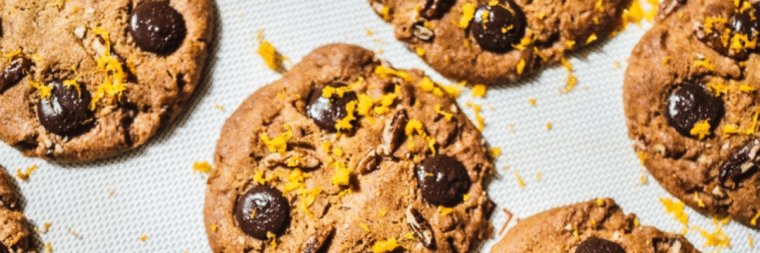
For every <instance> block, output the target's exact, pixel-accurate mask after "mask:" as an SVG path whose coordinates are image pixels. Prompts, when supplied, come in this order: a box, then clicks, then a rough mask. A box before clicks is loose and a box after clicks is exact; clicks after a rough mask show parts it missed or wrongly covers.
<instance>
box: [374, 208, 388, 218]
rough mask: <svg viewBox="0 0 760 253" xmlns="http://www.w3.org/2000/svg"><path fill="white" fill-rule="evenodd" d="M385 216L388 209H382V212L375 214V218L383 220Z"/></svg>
mask: <svg viewBox="0 0 760 253" xmlns="http://www.w3.org/2000/svg"><path fill="white" fill-rule="evenodd" d="M387 214H388V209H383V210H380V212H379V213H377V218H383V217H385V215H387Z"/></svg>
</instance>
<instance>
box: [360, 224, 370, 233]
mask: <svg viewBox="0 0 760 253" xmlns="http://www.w3.org/2000/svg"><path fill="white" fill-rule="evenodd" d="M359 226H361V227H362V228H363V229H364V231H366V232H369V226H367V224H364V222H359Z"/></svg>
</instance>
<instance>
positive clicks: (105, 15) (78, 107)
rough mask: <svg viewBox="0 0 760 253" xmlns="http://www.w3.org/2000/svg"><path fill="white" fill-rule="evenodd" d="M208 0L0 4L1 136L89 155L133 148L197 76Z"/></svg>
mask: <svg viewBox="0 0 760 253" xmlns="http://www.w3.org/2000/svg"><path fill="white" fill-rule="evenodd" d="M211 7H212V6H211V2H210V1H208V0H201V1H190V0H172V1H154V0H142V1H127V0H118V1H96V2H93V1H83V0H67V1H59V2H58V3H53V2H50V1H30V0H7V1H4V2H3V4H2V5H0V24H1V26H0V51H1V53H2V56H3V57H2V58H1V59H0V139H2V140H3V141H4V142H6V143H8V145H10V146H13V147H15V148H17V149H18V150H19V151H21V153H23V154H24V155H26V156H36V157H41V158H44V159H47V160H52V161H58V162H85V161H92V160H95V159H98V158H103V157H107V156H112V155H115V154H118V153H121V152H124V151H126V150H130V149H134V148H136V147H138V146H140V145H142V144H143V143H145V141H147V140H148V139H149V138H150V137H151V136H152V135H154V134H155V133H156V132H157V131H158V130H159V129H161V128H162V127H165V126H166V125H168V124H169V123H171V122H172V121H173V120H174V118H176V116H177V115H178V114H179V113H180V112H181V111H182V109H183V107H184V106H185V104H186V103H187V101H188V99H189V98H190V95H191V94H192V93H193V91H194V90H195V87H196V86H197V85H198V82H199V80H200V78H201V73H202V71H203V67H204V64H205V59H206V55H207V53H208V52H207V51H208V50H207V46H208V43H209V42H210V40H211V34H212V30H213V27H212V24H213V22H212V21H211V15H212V14H211Z"/></svg>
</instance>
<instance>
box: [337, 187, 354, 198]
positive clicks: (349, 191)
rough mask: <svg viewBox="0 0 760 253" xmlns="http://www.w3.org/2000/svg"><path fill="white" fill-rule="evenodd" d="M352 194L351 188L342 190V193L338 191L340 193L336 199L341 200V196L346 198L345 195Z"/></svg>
mask: <svg viewBox="0 0 760 253" xmlns="http://www.w3.org/2000/svg"><path fill="white" fill-rule="evenodd" d="M352 192H353V190H351V188H348V189H345V190H342V191H340V192H339V193H338V197H339V198H342V197H343V196H346V194H351V193H352Z"/></svg>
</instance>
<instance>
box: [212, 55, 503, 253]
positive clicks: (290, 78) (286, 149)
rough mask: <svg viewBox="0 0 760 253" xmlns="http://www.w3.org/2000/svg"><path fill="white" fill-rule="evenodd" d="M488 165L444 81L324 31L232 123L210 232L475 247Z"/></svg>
mask: <svg viewBox="0 0 760 253" xmlns="http://www.w3.org/2000/svg"><path fill="white" fill-rule="evenodd" d="M492 173H493V165H492V161H491V158H490V157H489V154H488V149H487V146H486V144H485V140H484V139H483V137H482V135H481V134H480V132H479V131H478V130H477V129H476V128H475V127H474V126H473V125H472V123H471V122H470V121H469V120H468V119H467V117H466V116H465V115H464V114H463V113H462V112H461V110H460V109H459V108H458V107H457V105H456V103H455V100H454V99H453V98H452V97H451V96H450V95H449V94H448V93H447V91H445V89H444V88H443V87H441V86H439V85H437V84H434V83H433V82H432V81H430V79H428V78H427V77H425V76H424V75H423V73H422V72H421V71H419V70H408V71H407V70H395V69H393V68H392V67H391V66H389V65H388V64H387V63H385V62H383V61H381V60H379V59H377V58H375V56H374V54H373V53H372V52H371V51H368V50H366V49H363V48H360V47H357V46H351V45H344V44H333V45H327V46H323V47H320V48H318V49H316V50H314V51H313V52H312V53H310V54H309V55H307V56H306V57H304V58H303V60H302V61H301V62H300V63H299V64H298V65H296V66H295V67H294V68H293V69H291V70H290V71H289V72H287V73H285V74H284V75H283V76H282V78H281V79H280V80H278V81H276V82H274V83H272V84H269V85H267V86H265V87H263V88H261V89H259V90H258V91H256V92H255V93H254V94H253V95H251V96H250V97H249V98H248V99H247V100H245V101H244V102H243V103H242V105H241V106H240V108H239V109H238V110H237V111H235V113H234V114H233V115H232V116H231V117H230V118H229V119H228V120H227V122H226V123H225V125H224V128H223V129H222V133H221V138H220V140H219V142H218V144H217V150H216V155H215V170H214V171H213V172H212V173H211V175H210V176H209V179H208V184H207V186H208V189H207V193H206V204H205V209H204V216H205V224H206V232H207V234H208V239H209V242H210V244H211V248H212V250H213V251H214V252H317V251H319V252H370V251H374V252H391V251H393V250H396V251H398V250H402V249H406V250H407V251H410V252H469V251H470V250H473V249H474V248H476V247H477V245H479V243H480V242H481V241H482V240H483V239H485V238H488V237H490V236H491V233H492V231H493V229H492V227H491V225H490V223H489V221H488V218H489V216H490V213H491V211H492V209H493V206H494V205H493V203H492V202H491V201H490V200H489V198H488V196H487V195H486V192H485V188H484V186H485V185H484V184H485V181H486V180H487V178H488V177H489V176H491V175H492ZM396 251H393V252H396Z"/></svg>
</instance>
